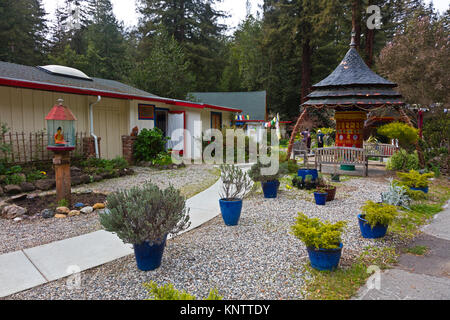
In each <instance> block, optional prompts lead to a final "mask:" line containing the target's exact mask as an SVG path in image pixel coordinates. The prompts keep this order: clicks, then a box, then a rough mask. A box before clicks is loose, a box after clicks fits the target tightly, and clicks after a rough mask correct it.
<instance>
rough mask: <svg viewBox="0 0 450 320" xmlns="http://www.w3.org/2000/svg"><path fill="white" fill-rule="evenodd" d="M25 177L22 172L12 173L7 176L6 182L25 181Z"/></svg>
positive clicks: (16, 182) (18, 182)
mask: <svg viewBox="0 0 450 320" xmlns="http://www.w3.org/2000/svg"><path fill="white" fill-rule="evenodd" d="M25 180H26V179H25V178H24V177H23V176H22V175H20V174H16V173H15V174H12V175H9V176H7V177H6V179H5V183H6V184H21V183H22V182H25Z"/></svg>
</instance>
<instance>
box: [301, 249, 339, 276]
mask: <svg viewBox="0 0 450 320" xmlns="http://www.w3.org/2000/svg"><path fill="white" fill-rule="evenodd" d="M342 247H343V244H342V243H341V244H340V245H339V248H338V249H316V248H307V250H308V255H309V261H310V262H311V267H313V268H314V269H317V270H319V271H332V270H335V269H336V268H337V267H338V265H339V261H340V260H341V253H342Z"/></svg>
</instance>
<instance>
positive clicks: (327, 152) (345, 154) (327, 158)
mask: <svg viewBox="0 0 450 320" xmlns="http://www.w3.org/2000/svg"><path fill="white" fill-rule="evenodd" d="M314 154H315V156H316V162H318V163H331V164H334V163H336V164H347V163H348V164H365V163H366V162H367V154H366V152H365V150H364V149H359V148H345V147H330V148H320V149H315V150H314Z"/></svg>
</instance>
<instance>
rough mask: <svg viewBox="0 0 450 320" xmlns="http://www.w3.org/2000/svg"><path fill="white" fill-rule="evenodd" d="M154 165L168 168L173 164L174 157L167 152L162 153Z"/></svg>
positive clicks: (153, 162) (154, 161) (153, 161)
mask: <svg viewBox="0 0 450 320" xmlns="http://www.w3.org/2000/svg"><path fill="white" fill-rule="evenodd" d="M152 164H153V165H159V166H168V165H171V164H173V161H172V156H171V155H170V154H169V153H167V152H161V153H160V154H158V155H157V156H156V159H154V160H152Z"/></svg>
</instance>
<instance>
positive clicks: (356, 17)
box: [352, 0, 361, 50]
mask: <svg viewBox="0 0 450 320" xmlns="http://www.w3.org/2000/svg"><path fill="white" fill-rule="evenodd" d="M352 26H353V30H354V31H355V33H356V34H355V42H356V50H359V48H360V47H361V0H353V4H352Z"/></svg>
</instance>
